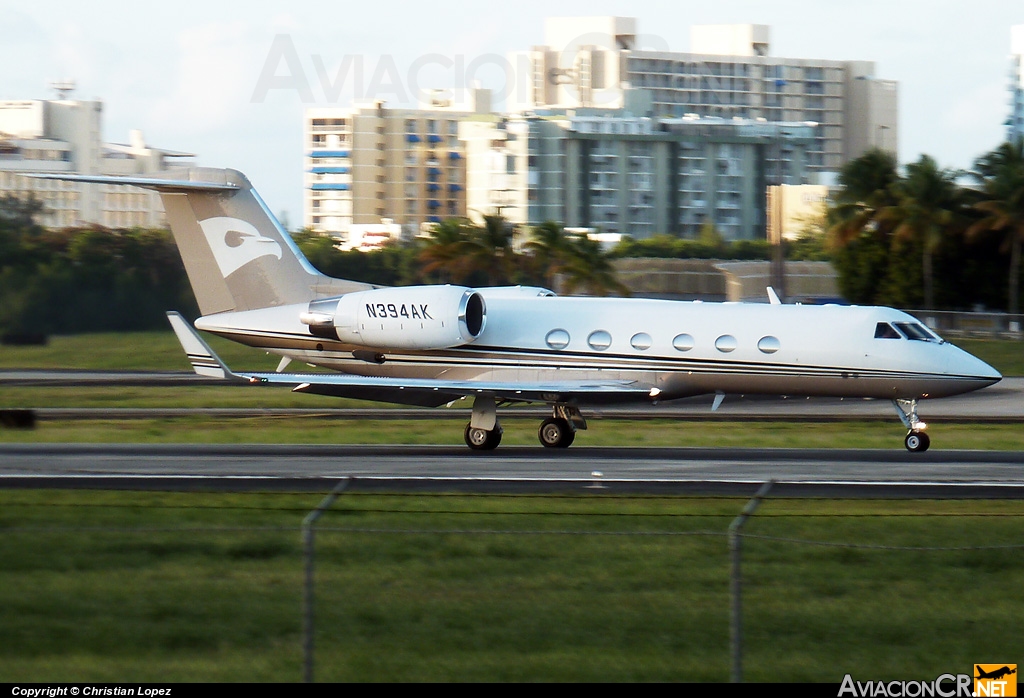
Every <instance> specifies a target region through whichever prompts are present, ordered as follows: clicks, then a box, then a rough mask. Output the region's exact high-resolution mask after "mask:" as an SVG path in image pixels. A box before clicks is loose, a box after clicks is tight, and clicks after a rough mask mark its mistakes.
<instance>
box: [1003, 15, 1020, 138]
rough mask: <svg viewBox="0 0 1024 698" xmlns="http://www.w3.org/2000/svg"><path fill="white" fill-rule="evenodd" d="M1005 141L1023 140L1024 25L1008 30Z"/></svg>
mask: <svg viewBox="0 0 1024 698" xmlns="http://www.w3.org/2000/svg"><path fill="white" fill-rule="evenodd" d="M1006 126H1007V133H1006V139H1007V140H1008V141H1010V142H1011V143H1012V142H1013V141H1015V140H1016V139H1018V138H1024V24H1018V25H1016V26H1013V27H1011V28H1010V117H1009V118H1008V119H1007V120H1006Z"/></svg>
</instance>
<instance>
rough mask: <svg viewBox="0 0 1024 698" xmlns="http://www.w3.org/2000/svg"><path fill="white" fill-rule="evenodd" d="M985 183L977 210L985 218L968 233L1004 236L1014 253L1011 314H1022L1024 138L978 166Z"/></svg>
mask: <svg viewBox="0 0 1024 698" xmlns="http://www.w3.org/2000/svg"><path fill="white" fill-rule="evenodd" d="M974 169H975V171H974V175H975V177H977V179H978V180H979V181H980V182H981V189H982V198H983V200H982V201H980V202H978V203H976V204H975V205H974V207H975V208H976V209H978V210H979V211H981V212H982V213H983V214H984V217H983V218H982V219H981V220H980V221H978V222H977V223H975V224H974V225H972V226H971V227H970V228H969V229H968V231H967V232H968V235H970V236H974V235H977V234H979V233H981V232H982V231H986V230H991V231H994V232H1002V233H1003V235H1004V236H1005V239H1004V242H1003V252H1004V253H1005V252H1006V251H1007V249H1009V252H1010V280H1009V287H1008V289H1007V290H1008V295H1009V307H1008V310H1009V313H1010V314H1011V315H1016V314H1018V313H1019V312H1020V304H1019V303H1020V256H1021V245H1022V243H1024V138H1018V139H1017V141H1016V142H1015V143H1003V144H1002V145H1001V146H999V147H998V148H996V149H995V150H993V151H992V152H991V153H988V154H987V155H984V156H982V157H981V158H979V159H978V160H977V162H975V164H974Z"/></svg>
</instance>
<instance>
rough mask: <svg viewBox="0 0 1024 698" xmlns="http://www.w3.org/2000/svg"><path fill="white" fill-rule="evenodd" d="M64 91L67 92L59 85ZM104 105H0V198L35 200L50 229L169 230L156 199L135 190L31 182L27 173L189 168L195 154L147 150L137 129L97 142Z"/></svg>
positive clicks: (117, 172) (69, 101)
mask: <svg viewBox="0 0 1024 698" xmlns="http://www.w3.org/2000/svg"><path fill="white" fill-rule="evenodd" d="M61 87H62V89H63V90H64V91H65V92H66V91H68V90H70V89H71V88H70V86H68V85H63V86H61ZM102 115H103V103H102V102H100V101H81V100H73V99H67V98H66V95H65V94H62V98H61V99H57V100H41V99H36V100H15V101H0V196H4V195H14V196H18V197H23V198H24V197H28V196H34V197H35V198H37V199H39V200H41V201H42V202H43V205H44V206H45V209H44V211H43V214H42V216H41V217H40V220H39V222H40V223H41V224H42V225H44V226H47V227H66V226H73V225H85V224H97V223H98V224H100V225H104V226H107V227H111V228H123V227H133V226H146V227H162V226H165V225H166V220H165V218H164V213H163V206H162V205H161V203H160V196H159V195H158V194H156V193H154V192H148V191H146V190H144V189H137V188H135V187H122V186H113V185H101V184H81V183H78V182H60V181H56V180H44V179H34V178H32V177H26V176H24V175H26V174H29V173H46V172H68V173H78V174H105V175H138V174H149V173H156V172H163V171H166V170H168V169H171V168H173V167H187V166H189V165H191V164H193V158H194V156H193V155H192V154H190V153H180V152H175V151H170V150H161V149H157V148H153V147H150V146H148V145H146V143H145V140H144V139H143V137H142V133H141V132H140V131H132V132H131V133H130V135H129V142H128V143H127V144H118V143H106V142H104V141H103V138H102Z"/></svg>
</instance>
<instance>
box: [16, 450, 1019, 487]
mask: <svg viewBox="0 0 1024 698" xmlns="http://www.w3.org/2000/svg"><path fill="white" fill-rule="evenodd" d="M349 477H352V478H356V480H357V482H358V485H359V486H360V487H364V488H377V489H380V488H385V489H399V490H403V489H431V490H438V489H440V490H459V491H493V490H500V491H564V490H578V491H585V490H589V489H593V488H595V487H599V488H603V489H606V490H608V491H609V492H619V491H629V492H723V493H737V494H739V493H746V492H750V491H753V490H754V489H756V487H757V486H758V485H759V484H760V483H763V482H765V481H766V480H769V479H773V480H775V481H776V482H777V483H779V484H778V485H777V486H776V491H777V492H778V491H789V492H793V493H802V494H818V493H828V494H830V495H837V496H956V497H960V496H997V497H1014V498H1017V497H1024V452H1000V451H992V452H982V451H934V452H929V453H924V454H910V453H907V452H905V451H898V450H895V449H894V450H891V451H889V450H885V451H882V450H826V449H767V450H755V449H732V448H728V449H706V448H639V449H635V448H623V449H614V448H576V449H569V450H567V451H559V452H557V453H553V452H551V451H549V450H547V449H543V448H540V447H508V448H500V449H498V450H497V451H494V452H489V453H477V452H472V451H469V450H468V449H464V448H451V447H442V446H438V447H431V446H273V445H258V446H257V445H242V446H238V445H229V446H205V445H204V446H195V445H145V446H140V445H130V444H125V445H118V444H115V445H107V444H98V445H40V444H4V445H0V487H24V486H50V487H53V486H78V487H159V488H163V487H173V488H178V487H204V486H208V487H218V488H224V487H228V488H236V489H251V488H282V487H285V488H287V487H299V486H302V487H304V488H305V489H317V490H319V489H329V487H330V486H331V484H332V483H334V482H337V481H338V480H339V479H342V478H349Z"/></svg>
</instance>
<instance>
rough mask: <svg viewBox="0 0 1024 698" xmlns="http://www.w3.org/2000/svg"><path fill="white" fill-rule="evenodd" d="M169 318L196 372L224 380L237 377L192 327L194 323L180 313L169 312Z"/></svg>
mask: <svg viewBox="0 0 1024 698" xmlns="http://www.w3.org/2000/svg"><path fill="white" fill-rule="evenodd" d="M167 319H168V320H170V322H171V327H172V328H173V329H174V334H175V335H176V336H177V337H178V341H179V342H181V348H182V349H184V350H185V354H186V355H187V356H188V360H189V361H190V362H191V363H192V368H193V370H195V372H196V373H198V374H199V375H200V376H207V377H209V378H220V379H222V380H223V379H225V378H228V377H235V376H234V374H233V373H231V370H230V369H229V368H228V367H227V365H226V364H225V363H224V362H223V361H221V359H220V357H219V356H217V355H216V354H215V353H214V351H213V349H211V348H210V345H208V344H207V343H206V342H204V341H203V338H202V337H200V336H199V333H198V332H196V331H195V329H193V328H192V325H190V324H189V323H188V320H186V319H185V318H183V317H182V316H181V314H180V313H174V312H171V313H167Z"/></svg>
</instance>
